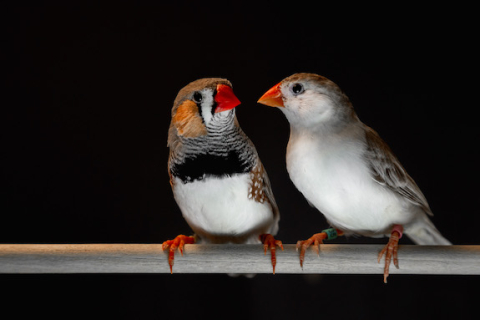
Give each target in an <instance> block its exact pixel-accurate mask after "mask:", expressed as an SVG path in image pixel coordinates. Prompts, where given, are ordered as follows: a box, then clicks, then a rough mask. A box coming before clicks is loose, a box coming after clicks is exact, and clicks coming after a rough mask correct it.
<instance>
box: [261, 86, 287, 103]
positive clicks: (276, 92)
mask: <svg viewBox="0 0 480 320" xmlns="http://www.w3.org/2000/svg"><path fill="white" fill-rule="evenodd" d="M280 84H281V82H280V83H278V84H276V85H275V86H273V87H272V88H271V89H270V90H268V91H267V92H265V94H264V95H263V96H262V97H261V98H260V99H259V100H258V101H257V102H258V103H261V104H264V105H267V106H270V107H285V106H284V105H283V99H282V92H281V91H280Z"/></svg>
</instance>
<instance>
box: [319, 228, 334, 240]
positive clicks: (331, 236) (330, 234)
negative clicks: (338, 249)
mask: <svg viewBox="0 0 480 320" xmlns="http://www.w3.org/2000/svg"><path fill="white" fill-rule="evenodd" d="M322 232H325V233H326V234H327V240H332V239H335V238H336V237H337V236H338V234H337V229H335V228H330V229H325V230H322Z"/></svg>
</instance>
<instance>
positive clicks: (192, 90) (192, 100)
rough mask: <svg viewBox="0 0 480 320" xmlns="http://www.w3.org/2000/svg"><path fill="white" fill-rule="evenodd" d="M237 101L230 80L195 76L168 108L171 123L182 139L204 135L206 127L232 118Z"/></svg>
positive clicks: (206, 132) (207, 129) (218, 124)
mask: <svg viewBox="0 0 480 320" xmlns="http://www.w3.org/2000/svg"><path fill="white" fill-rule="evenodd" d="M239 104H240V101H239V100H238V98H237V97H236V96H235V94H234V93H233V90H232V84H231V83H230V81H228V80H226V79H220V78H205V79H199V80H196V81H193V82H191V83H189V84H188V85H187V86H185V87H184V88H182V89H181V90H180V91H179V92H178V95H177V98H176V99H175V102H174V105H173V109H172V126H173V127H174V128H175V129H176V133H177V135H179V136H183V137H185V138H195V137H198V136H202V135H207V134H208V132H209V129H210V128H212V127H217V128H218V127H221V126H222V124H223V123H226V122H230V121H233V118H234V117H235V111H234V108H235V107H236V106H238V105H239Z"/></svg>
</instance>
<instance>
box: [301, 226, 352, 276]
mask: <svg viewBox="0 0 480 320" xmlns="http://www.w3.org/2000/svg"><path fill="white" fill-rule="evenodd" d="M341 235H343V232H342V231H340V230H338V229H333V228H331V229H326V230H323V231H322V232H320V233H315V234H314V235H313V236H311V237H310V238H309V239H308V240H300V241H298V242H297V251H298V249H300V267H302V268H303V261H304V260H305V251H306V250H307V248H308V247H309V246H311V245H312V243H313V244H314V246H313V249H314V250H315V251H316V252H317V255H320V251H319V247H320V246H319V245H320V244H323V240H325V239H327V240H331V239H335V238H336V237H337V236H341Z"/></svg>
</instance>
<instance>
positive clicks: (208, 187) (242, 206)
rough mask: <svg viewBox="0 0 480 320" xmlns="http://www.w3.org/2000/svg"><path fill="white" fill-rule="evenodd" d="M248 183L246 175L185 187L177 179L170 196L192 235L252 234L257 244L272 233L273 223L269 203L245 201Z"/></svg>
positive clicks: (204, 181)
mask: <svg viewBox="0 0 480 320" xmlns="http://www.w3.org/2000/svg"><path fill="white" fill-rule="evenodd" d="M249 179H250V178H249V175H248V174H243V175H235V176H232V177H228V178H226V177H225V178H221V179H219V178H212V177H210V178H206V179H204V180H201V181H194V182H191V183H187V184H183V183H182V182H181V180H179V179H176V180H175V187H174V190H173V193H174V196H175V200H176V201H177V204H178V206H179V207H180V210H181V211H182V214H183V216H184V218H185V220H187V223H188V224H189V225H190V227H191V228H192V229H193V230H194V231H195V233H197V234H200V235H201V234H205V233H207V234H210V235H218V236H237V235H238V236H242V237H245V235H248V234H249V233H252V237H251V238H252V239H254V240H255V242H258V235H259V234H261V233H270V232H271V229H272V230H273V227H274V220H273V213H272V209H271V206H270V204H269V203H267V202H265V203H258V202H256V201H254V200H252V199H249V198H248V188H249ZM251 241H253V240H251Z"/></svg>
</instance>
